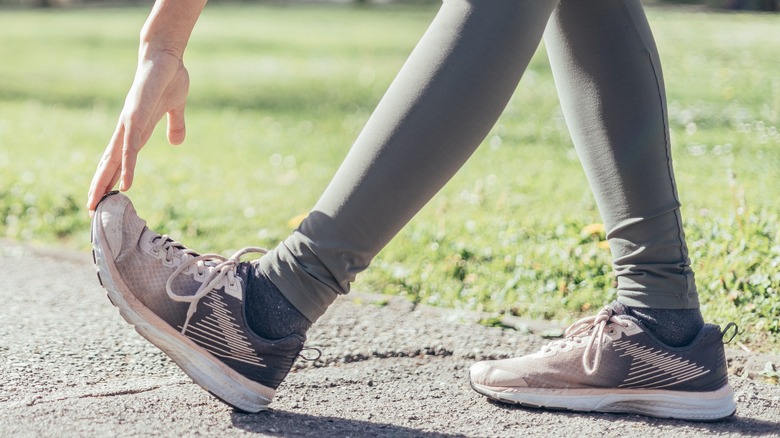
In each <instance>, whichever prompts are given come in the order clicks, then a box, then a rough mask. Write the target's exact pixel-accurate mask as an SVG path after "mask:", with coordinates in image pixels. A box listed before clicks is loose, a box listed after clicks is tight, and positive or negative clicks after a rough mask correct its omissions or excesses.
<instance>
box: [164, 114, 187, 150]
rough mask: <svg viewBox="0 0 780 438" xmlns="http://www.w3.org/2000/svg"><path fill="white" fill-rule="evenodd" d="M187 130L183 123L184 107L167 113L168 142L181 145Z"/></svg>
mask: <svg viewBox="0 0 780 438" xmlns="http://www.w3.org/2000/svg"><path fill="white" fill-rule="evenodd" d="M186 133H187V129H186V126H185V123H184V107H183V106H182V107H181V108H177V109H174V110H171V111H168V142H169V143H170V144H174V145H176V144H182V142H184V137H185V135H186Z"/></svg>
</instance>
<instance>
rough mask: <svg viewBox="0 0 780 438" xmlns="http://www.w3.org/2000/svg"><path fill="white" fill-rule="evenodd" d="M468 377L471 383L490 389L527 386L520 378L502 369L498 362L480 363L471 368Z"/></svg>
mask: <svg viewBox="0 0 780 438" xmlns="http://www.w3.org/2000/svg"><path fill="white" fill-rule="evenodd" d="M469 376H470V378H471V382H472V383H476V384H478V385H483V386H491V387H525V386H528V385H527V384H526V382H525V380H524V379H523V377H522V376H520V375H518V374H516V373H513V372H511V371H509V370H506V369H504V368H503V367H501V366H500V361H492V360H487V361H482V362H477V363H475V364H474V365H472V366H471V369H470V370H469Z"/></svg>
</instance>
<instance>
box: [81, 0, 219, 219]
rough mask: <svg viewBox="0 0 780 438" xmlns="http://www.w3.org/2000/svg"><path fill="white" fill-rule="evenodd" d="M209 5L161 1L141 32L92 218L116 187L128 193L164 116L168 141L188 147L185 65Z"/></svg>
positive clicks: (96, 185)
mask: <svg viewBox="0 0 780 438" xmlns="http://www.w3.org/2000/svg"><path fill="white" fill-rule="evenodd" d="M205 5H206V0H157V2H156V3H155V4H154V7H153V8H152V12H151V13H150V14H149V18H148V19H147V20H146V23H145V24H144V27H143V29H142V30H141V41H140V47H139V50H138V68H137V70H136V72H135V79H134V80H133V85H132V86H131V88H130V91H129V92H128V94H127V98H126V99H125V104H124V108H123V109H122V112H121V114H120V115H119V122H118V123H117V126H116V129H115V130H114V134H113V136H112V137H111V140H110V141H109V143H108V146H106V150H105V152H104V153H103V157H102V158H101V160H100V163H98V166H97V170H96V171H95V175H94V176H93V177H92V183H91V184H90V188H89V196H88V201H87V208H88V209H89V211H90V214H92V212H94V210H95V207H96V206H97V203H98V202H99V201H100V199H101V197H102V196H103V195H104V194H106V192H108V191H109V190H111V188H113V187H114V185H115V184H116V183H117V182H118V181H119V182H120V184H119V188H120V190H122V191H125V190H128V189H129V188H130V186H131V185H132V183H133V172H134V169H135V163H136V158H137V156H138V152H139V151H140V150H141V148H143V147H144V145H145V144H146V142H147V140H149V137H150V136H151V134H152V131H153V130H154V127H155V126H156V125H157V122H159V121H160V119H161V118H162V116H163V115H164V114H167V115H168V141H169V142H170V143H171V144H174V145H175V144H181V143H182V142H183V141H184V134H185V125H184V106H185V103H186V101H187V92H188V91H189V74H188V73H187V69H185V68H184V63H183V61H182V59H183V56H184V49H185V48H186V47H187V41H189V38H190V35H191V34H192V29H193V27H194V26H195V22H196V21H197V20H198V17H199V16H200V13H201V11H202V10H203V7H204V6H205Z"/></svg>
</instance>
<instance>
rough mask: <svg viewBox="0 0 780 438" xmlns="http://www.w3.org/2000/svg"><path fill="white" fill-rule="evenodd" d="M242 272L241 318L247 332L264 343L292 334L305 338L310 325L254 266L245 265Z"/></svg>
mask: <svg viewBox="0 0 780 438" xmlns="http://www.w3.org/2000/svg"><path fill="white" fill-rule="evenodd" d="M242 268H244V269H241V271H243V272H242V275H241V276H242V277H243V278H244V285H245V289H244V305H245V306H246V308H245V310H244V314H245V316H246V319H247V324H248V325H249V328H251V329H252V331H254V332H255V333H256V334H257V335H258V336H260V337H263V338H266V339H281V338H284V337H285V336H289V335H291V334H293V333H296V334H298V335H301V336H305V335H306V331H307V330H308V329H309V327H311V321H309V320H308V319H306V317H305V316H303V314H302V313H301V312H299V311H298V309H296V308H295V306H293V305H292V303H290V302H289V301H288V300H287V298H285V297H284V295H283V294H282V293H281V292H280V291H279V289H278V288H277V287H276V286H275V285H274V284H273V283H272V282H271V280H269V279H268V278H266V277H265V275H263V273H262V272H260V271H258V270H257V269H256V267H255V266H252V265H250V264H249V263H246V265H245V266H242Z"/></svg>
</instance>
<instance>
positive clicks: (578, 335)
mask: <svg viewBox="0 0 780 438" xmlns="http://www.w3.org/2000/svg"><path fill="white" fill-rule="evenodd" d="M610 324H619V325H621V326H624V327H625V326H627V324H628V323H627V322H625V321H623V320H621V319H619V318H617V317H616V315H615V311H614V310H613V309H612V308H611V307H610V306H604V307H603V308H602V309H601V310H600V311H599V312H598V313H597V314H596V315H594V316H588V317H585V318H582V319H580V320H578V321H576V322H575V323H574V324H572V325H570V326H569V328H567V329H566V331H565V332H564V334H563V336H564V339H562V340H558V341H553V342H551V343H549V344H547V345H546V346H545V347H544V348H543V349H542V350H543V351H550V350H552V348H554V347H557V346H560V347H564V346H566V343H567V342H575V343H580V342H582V338H583V337H585V336H586V335H588V333H590V337H589V338H588V343H587V345H585V351H584V352H583V353H582V366H583V368H584V369H585V374H587V375H589V376H590V375H592V374H593V373H595V372H596V370H598V369H599V365H601V352H602V350H601V348H599V346H600V345H601V343H602V342H603V340H604V332H605V331H606V329H607V326H608V325H610Z"/></svg>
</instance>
